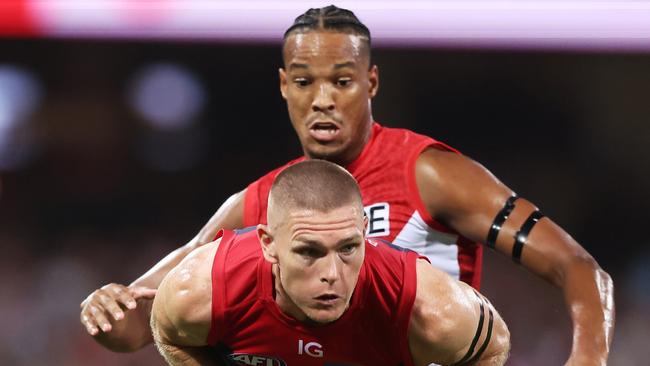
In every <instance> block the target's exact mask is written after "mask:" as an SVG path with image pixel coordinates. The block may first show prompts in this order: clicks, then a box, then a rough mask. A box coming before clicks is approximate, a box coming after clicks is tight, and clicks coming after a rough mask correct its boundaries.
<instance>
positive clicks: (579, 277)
mask: <svg viewBox="0 0 650 366" xmlns="http://www.w3.org/2000/svg"><path fill="white" fill-rule="evenodd" d="M364 47H365V44H364V42H363V40H362V39H361V37H359V36H355V35H349V34H345V33H336V32H330V31H309V32H305V33H294V34H292V35H290V36H289V37H288V38H287V40H286V42H285V47H284V61H285V67H284V68H283V69H280V90H281V93H282V96H283V97H284V99H285V100H286V101H287V107H288V110H289V116H290V118H291V122H292V124H293V126H294V129H295V130H296V133H297V134H298V138H299V139H300V142H301V144H302V146H303V150H304V153H305V155H306V156H307V157H318V158H325V159H328V160H331V161H334V162H337V163H340V164H343V165H345V164H347V163H350V162H351V161H353V160H354V159H355V158H356V157H357V156H358V154H359V153H360V151H361V149H362V148H363V146H364V145H365V143H366V142H367V141H368V137H369V136H370V130H371V126H372V115H371V100H372V98H373V97H374V96H375V95H376V93H377V89H378V86H379V72H378V69H377V67H376V66H371V65H369V57H368V52H367V49H365V48H364ZM415 170H416V171H415V175H416V181H417V185H418V188H419V192H420V196H421V197H422V200H423V202H424V203H425V205H426V207H427V209H428V211H429V213H430V214H431V216H432V217H433V218H435V219H436V220H438V221H440V222H441V223H444V224H446V225H447V226H449V227H450V228H452V229H454V230H456V231H457V232H458V233H460V234H461V235H463V236H465V237H467V238H469V239H472V240H475V241H479V242H483V241H484V240H485V238H486V237H487V234H488V231H489V228H490V226H491V224H492V221H493V220H494V217H495V216H496V214H497V213H498V212H499V210H500V209H501V208H502V207H503V205H504V202H505V201H506V199H507V198H508V197H509V196H511V195H512V194H513V192H512V190H510V189H509V188H508V187H507V186H505V185H504V184H503V183H501V182H500V181H499V180H498V179H496V178H495V177H494V176H493V175H492V174H491V173H490V172H489V171H488V170H487V169H485V168H484V167H482V166H481V165H480V164H478V163H476V162H474V161H472V160H471V159H469V158H467V157H465V156H462V155H459V154H455V153H450V152H446V151H441V150H436V149H429V150H426V151H425V152H423V153H422V155H421V156H420V157H419V158H418V160H417V162H416V167H415ZM243 193H244V191H242V192H240V193H239V194H237V195H235V196H234V198H233V199H232V200H229V201H228V202H226V203H225V204H224V206H222V207H221V208H220V209H219V211H217V213H216V214H215V215H214V216H213V217H212V218H211V219H210V221H209V222H208V223H207V224H206V226H205V227H204V228H203V229H202V230H201V232H200V233H199V235H197V237H196V238H194V239H193V240H192V241H190V242H189V243H188V244H186V245H185V246H184V247H182V248H179V249H177V250H176V251H175V252H173V253H171V254H170V255H168V256H167V257H166V258H165V259H163V261H161V262H160V263H159V264H158V265H156V267H154V268H152V270H150V271H149V272H147V273H146V274H145V275H143V276H142V277H141V278H140V279H138V280H136V281H135V282H134V283H133V284H132V285H131V286H129V288H134V287H137V286H144V287H149V288H157V287H158V285H159V284H160V282H161V281H162V278H163V277H164V275H165V274H166V273H167V272H169V270H170V269H171V268H173V267H174V266H175V265H176V264H178V263H179V262H180V260H181V259H182V258H183V257H185V255H187V254H188V253H189V252H191V251H192V250H193V249H194V248H196V247H197V246H200V245H202V244H204V243H207V242H209V241H210V240H211V239H212V238H213V237H214V234H215V233H216V232H217V231H218V230H219V229H220V228H237V227H241V226H243ZM535 209H536V207H535V206H534V205H533V204H532V203H530V202H528V201H526V200H525V199H521V198H520V199H519V200H517V202H516V208H515V209H514V211H513V212H512V214H511V215H510V216H509V218H508V219H507V220H506V222H505V224H504V226H503V228H502V230H501V231H500V234H499V236H498V238H497V241H496V248H495V249H496V251H498V252H499V253H502V254H504V255H506V256H508V257H510V256H511V253H512V246H513V239H512V238H513V236H514V234H515V232H516V231H517V230H518V229H519V228H520V227H521V225H522V223H523V222H524V221H525V220H526V218H527V217H528V215H529V214H530V213H531V212H533V211H534V210H535ZM521 265H523V266H524V267H525V268H526V269H527V270H529V271H531V272H532V273H534V274H536V275H537V276H538V277H540V278H542V279H544V280H546V281H548V282H549V283H551V284H553V285H555V286H557V287H558V288H560V289H561V290H562V292H563V293H564V297H565V302H566V304H567V308H568V310H569V314H570V316H571V319H572V321H573V347H572V351H571V355H570V357H569V359H568V361H567V362H566V364H565V365H572V366H573V365H605V364H606V363H607V357H608V354H609V346H610V344H611V340H612V335H613V329H614V300H613V283H612V280H611V278H610V276H609V275H608V274H607V273H606V272H605V271H603V270H602V269H601V268H600V267H599V266H598V264H597V263H596V262H595V261H594V259H593V258H592V257H591V256H590V255H589V253H587V252H586V251H585V250H584V248H582V247H581V246H580V245H579V244H578V243H577V242H576V241H575V240H574V239H573V238H571V236H570V235H568V234H567V233H566V232H565V231H564V230H563V229H562V228H560V227H559V226H558V225H556V224H555V223H553V221H552V220H551V219H549V218H543V219H542V220H541V221H540V222H539V223H538V224H537V225H536V226H535V227H534V229H533V230H532V231H531V233H530V235H529V238H528V242H527V243H526V245H525V248H524V250H523V253H522V257H521ZM115 286H118V285H115ZM123 288H124V291H126V290H127V288H126V287H123ZM100 297H102V296H99V294H97V293H93V294H91V295H90V296H89V297H88V299H87V300H86V301H85V302H84V303H82V308H83V310H82V318H83V317H84V316H86V317H87V318H88V319H89V320H88V319H87V320H86V321H84V320H83V319H82V323H83V324H84V325H86V327H87V329H88V330H89V332H91V330H92V329H93V327H94V329H95V330H97V326H98V325H100V326H101V325H102V323H101V322H100V321H99V320H97V319H96V318H95V317H93V316H92V314H91V313H89V312H88V308H89V304H91V303H92V304H95V306H96V307H98V309H99V310H102V309H104V310H105V311H106V312H107V313H109V314H114V313H113V312H112V311H111V309H114V308H115V306H114V305H113V306H111V302H113V303H120V302H121V301H120V300H112V299H110V298H109V299H108V300H106V296H103V298H104V299H105V301H104V302H100V301H99V298H100ZM140 302H142V303H144V304H147V303H149V304H150V300H139V303H140ZM148 310H149V308H148V307H146V306H142V307H141V306H138V308H137V309H136V310H130V311H126V312H125V315H126V316H125V318H124V319H122V320H120V321H117V322H116V321H113V320H111V319H114V318H115V316H107V317H106V321H107V322H108V321H111V322H112V323H114V324H115V323H118V324H120V323H121V324H120V329H119V331H118V329H113V330H112V331H110V332H109V333H108V334H107V335H104V336H103V338H101V339H99V338H98V337H99V336H97V335H95V337H96V338H97V339H98V340H99V341H100V342H101V343H102V344H104V345H105V346H107V347H108V348H112V349H114V348H115V347H112V346H113V345H114V344H116V343H120V340H121V339H122V340H123V339H124V338H125V337H126V335H125V334H127V333H128V332H129V331H132V332H133V333H132V334H142V333H143V332H141V331H140V328H139V327H141V323H139V322H136V321H134V322H131V319H130V317H133V318H136V319H138V318H141V317H142V316H141V315H140V316H138V315H137V314H138V313H146V312H147V311H148ZM123 324H124V325H123ZM97 333H98V334H101V333H103V332H97ZM111 333H112V334H111ZM91 334H92V332H91ZM150 341H151V336H149V337H148V338H142V339H139V340H137V342H136V341H134V342H131V343H130V344H131V345H132V347H123V350H130V349H137V348H139V347H142V346H143V345H144V344H147V343H148V342H150ZM121 343H124V341H121ZM127 343H128V342H127Z"/></svg>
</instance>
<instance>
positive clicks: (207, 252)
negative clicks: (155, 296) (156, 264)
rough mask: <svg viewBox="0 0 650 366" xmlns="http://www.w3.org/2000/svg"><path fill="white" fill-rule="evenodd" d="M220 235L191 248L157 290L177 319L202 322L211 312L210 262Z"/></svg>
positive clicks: (187, 321) (185, 321)
mask: <svg viewBox="0 0 650 366" xmlns="http://www.w3.org/2000/svg"><path fill="white" fill-rule="evenodd" d="M220 243H221V239H217V240H215V241H213V242H211V243H208V244H205V245H203V246H201V247H199V248H197V249H195V250H193V251H192V252H191V253H190V254H189V255H187V257H185V258H184V259H183V260H182V261H181V262H180V263H179V264H178V265H177V266H176V267H175V268H174V269H172V270H171V271H170V272H169V273H168V274H167V276H166V277H165V279H164V280H163V282H162V283H161V285H160V288H159V290H158V292H159V294H160V293H161V292H162V293H163V294H164V295H165V297H167V298H168V299H169V301H167V302H166V304H167V306H168V308H169V309H170V312H171V313H172V315H173V316H174V317H175V319H172V320H176V322H181V323H197V322H198V323H201V322H203V321H205V320H206V316H207V319H208V320H209V316H210V312H209V309H210V304H211V296H210V294H211V293H212V263H213V261H214V257H215V255H216V253H217V250H218V248H219V245H220Z"/></svg>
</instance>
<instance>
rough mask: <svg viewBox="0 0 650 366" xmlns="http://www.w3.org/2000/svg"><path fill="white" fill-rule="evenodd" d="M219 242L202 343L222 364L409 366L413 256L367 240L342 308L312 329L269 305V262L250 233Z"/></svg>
mask: <svg viewBox="0 0 650 366" xmlns="http://www.w3.org/2000/svg"><path fill="white" fill-rule="evenodd" d="M218 237H221V243H220V244H219V248H218V249H217V252H216V254H215V257H214V262H213V267H212V326H211V328H210V333H209V335H208V339H207V342H208V344H209V345H211V346H214V347H215V348H216V350H217V354H218V355H219V357H222V358H221V359H224V358H225V359H227V360H229V361H230V363H231V364H232V363H234V364H236V365H263V366H279V365H285V366H286V365H290V366H294V365H301V366H316V365H318V366H323V365H325V366H327V365H330V366H360V365H387V366H398V365H401V366H412V365H413V361H412V358H411V353H410V351H409V346H408V336H407V332H408V326H409V321H410V316H411V310H412V307H413V303H414V301H415V292H416V288H417V277H416V276H417V275H416V269H415V268H416V266H415V261H416V259H417V258H418V254H417V253H415V252H413V251H410V250H405V249H403V248H401V247H398V246H394V245H391V244H387V243H385V242H383V241H380V240H374V239H367V240H366V244H365V248H366V255H365V259H364V262H363V264H362V266H361V270H360V273H359V279H358V282H357V285H356V288H355V290H354V293H353V295H352V298H351V300H350V305H349V307H348V309H347V310H346V311H345V313H343V315H342V316H341V318H339V319H338V320H336V321H334V322H332V323H331V324H327V325H320V326H310V325H308V324H305V323H302V322H299V321H297V320H296V319H294V318H292V317H291V316H289V315H287V314H285V313H284V312H282V310H281V309H280V308H279V306H278V305H277V303H276V302H275V299H274V288H275V287H274V278H273V273H272V265H271V263H269V262H267V261H266V260H265V259H264V257H263V255H262V250H261V248H260V244H259V241H258V239H257V236H256V233H255V230H252V228H249V229H244V230H239V231H238V232H232V231H221V232H220V233H219V234H218ZM224 355H225V357H224ZM233 361H234V362H233Z"/></svg>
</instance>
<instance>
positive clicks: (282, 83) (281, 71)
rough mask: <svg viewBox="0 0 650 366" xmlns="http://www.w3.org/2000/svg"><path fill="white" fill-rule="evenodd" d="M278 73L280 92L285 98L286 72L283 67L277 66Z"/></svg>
mask: <svg viewBox="0 0 650 366" xmlns="http://www.w3.org/2000/svg"><path fill="white" fill-rule="evenodd" d="M278 75H279V76H280V94H282V98H284V99H287V72H286V71H284V69H283V68H279V69H278Z"/></svg>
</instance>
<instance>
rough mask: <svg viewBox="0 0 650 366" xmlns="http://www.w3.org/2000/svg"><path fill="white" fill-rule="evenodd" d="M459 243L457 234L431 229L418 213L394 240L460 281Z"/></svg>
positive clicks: (415, 213) (414, 214)
mask: <svg viewBox="0 0 650 366" xmlns="http://www.w3.org/2000/svg"><path fill="white" fill-rule="evenodd" d="M457 242H458V235H457V234H449V233H443V232H440V231H437V230H435V229H433V228H431V227H430V226H429V225H427V223H426V222H424V220H423V219H422V217H421V216H420V214H419V213H418V212H417V211H415V212H414V213H413V215H412V216H411V218H410V219H409V221H408V222H407V223H406V225H404V227H403V228H402V231H400V232H399V234H397V236H396V237H395V240H393V243H394V244H397V245H399V246H401V247H403V248H408V249H411V250H414V251H416V252H418V253H419V254H421V255H424V256H426V257H427V258H428V259H429V261H430V262H431V264H432V265H433V266H434V267H436V268H438V269H440V270H442V271H444V272H447V274H449V275H450V276H451V277H453V278H455V279H460V265H459V264H458V245H457Z"/></svg>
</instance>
